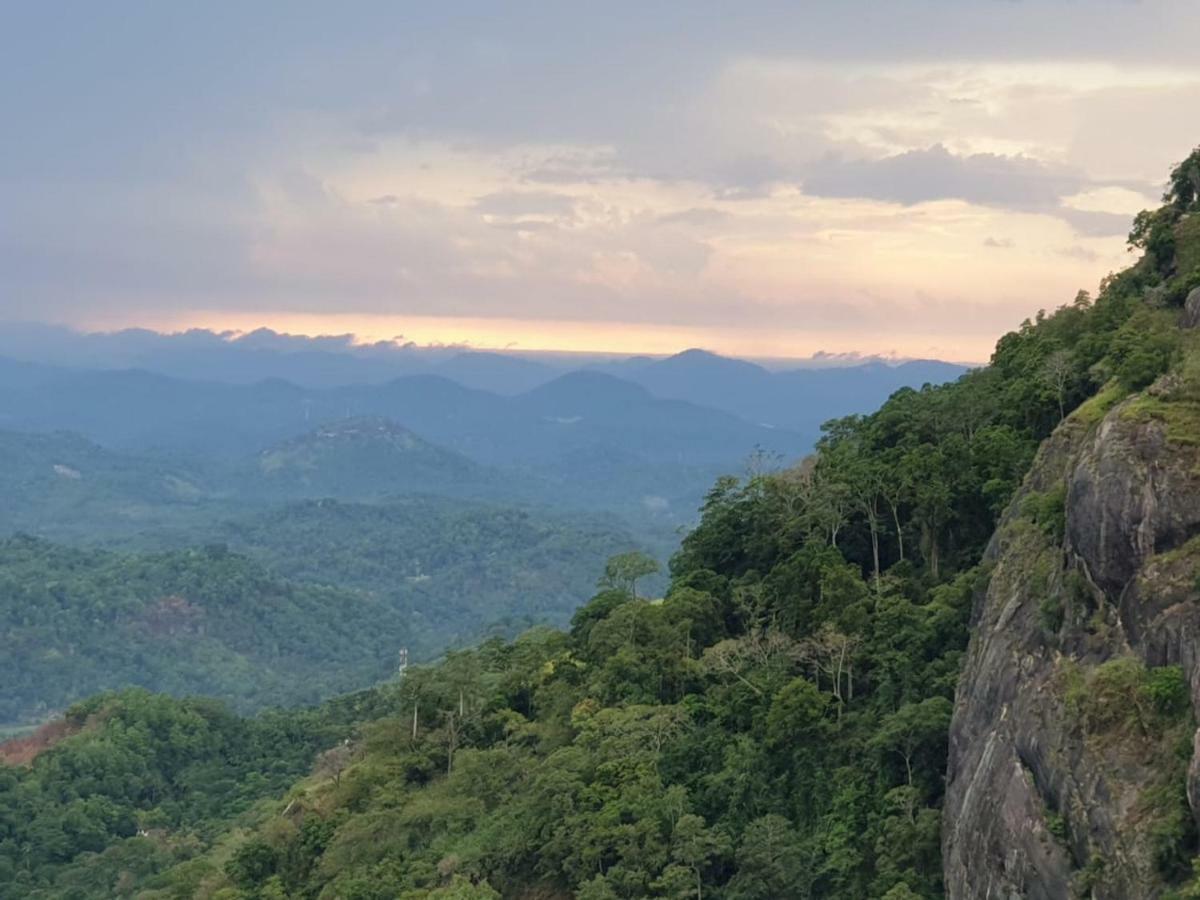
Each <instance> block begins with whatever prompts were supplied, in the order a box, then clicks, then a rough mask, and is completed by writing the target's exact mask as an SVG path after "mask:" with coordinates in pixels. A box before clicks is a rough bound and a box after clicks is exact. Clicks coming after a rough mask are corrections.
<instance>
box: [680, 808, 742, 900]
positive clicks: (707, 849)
mask: <svg viewBox="0 0 1200 900" xmlns="http://www.w3.org/2000/svg"><path fill="white" fill-rule="evenodd" d="M727 852H729V839H728V838H727V837H725V835H723V834H721V833H720V832H716V831H712V830H711V829H709V828H708V827H707V823H705V821H704V819H703V818H702V817H700V816H697V815H692V814H691V813H688V814H687V815H684V816H681V817H680V819H679V821H678V822H676V823H675V831H674V833H673V834H672V836H671V859H672V860H674V861H675V862H676V863H677V864H678V865H680V866H682V867H683V868H685V869H687V870H688V871H690V872H691V874H692V877H693V879H694V883H695V888H696V890H695V897H696V900H702V898H703V896H704V870H705V869H706V868H707V867H708V866H709V865H710V864H711V863H712V861H713V860H714V859H715V858H716V857H718V856H721V855H722V854H724V853H727ZM689 893H690V892H689Z"/></svg>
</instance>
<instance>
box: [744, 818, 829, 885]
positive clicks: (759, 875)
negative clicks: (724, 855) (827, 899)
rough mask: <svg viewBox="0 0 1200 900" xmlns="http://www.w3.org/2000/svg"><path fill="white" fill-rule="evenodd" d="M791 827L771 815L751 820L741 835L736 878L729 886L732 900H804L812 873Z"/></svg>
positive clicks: (797, 836) (790, 824)
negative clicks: (788, 899) (793, 899)
mask: <svg viewBox="0 0 1200 900" xmlns="http://www.w3.org/2000/svg"><path fill="white" fill-rule="evenodd" d="M805 860H806V853H805V851H804V848H803V845H802V843H801V840H800V836H799V835H798V834H797V833H796V829H795V828H794V827H793V826H792V823H791V822H789V821H788V820H787V819H785V818H784V817H783V816H780V815H775V814H773V813H772V814H770V815H765V816H762V817H760V818H757V819H754V820H753V821H752V822H750V823H749V824H748V825H747V826H746V829H745V831H743V832H742V839H741V842H740V843H739V845H738V849H737V874H736V875H734V877H733V879H732V880H731V881H730V883H729V888H728V894H729V897H730V898H731V900H776V898H778V897H807V896H809V895H810V892H809V890H808V882H810V881H811V872H810V871H809V867H808V866H807V865H806V861H805Z"/></svg>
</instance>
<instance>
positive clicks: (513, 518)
mask: <svg viewBox="0 0 1200 900" xmlns="http://www.w3.org/2000/svg"><path fill="white" fill-rule="evenodd" d="M197 533H198V534H200V535H202V536H204V537H205V538H206V540H204V541H203V542H202V544H203V546H201V547H200V548H199V549H185V550H161V551H157V552H150V553H147V552H140V553H128V552H109V551H101V550H94V549H78V548H72V547H67V546H63V545H60V544H54V543H50V542H48V541H45V540H41V539H36V538H30V537H23V536H18V537H14V538H10V539H7V540H2V541H0V633H3V635H4V637H5V640H6V647H7V648H8V652H7V653H5V654H4V655H3V658H0V678H2V680H3V683H4V684H5V685H6V690H5V691H4V692H3V696H0V725H4V724H8V723H20V722H30V721H37V720H38V719H40V718H42V717H44V716H45V715H47V714H49V713H53V712H56V711H58V710H62V709H63V708H64V707H65V706H66V705H67V704H69V703H71V702H74V701H75V700H79V699H81V698H83V697H86V696H88V695H89V694H92V693H95V692H96V691H97V690H105V689H115V688H121V687H125V686H131V685H136V686H141V687H145V688H149V689H151V690H156V691H165V692H168V693H172V694H175V695H177V696H183V695H188V694H203V695H206V696H210V697H214V698H220V699H224V700H227V701H229V702H230V703H231V704H232V705H233V707H234V708H235V709H237V710H239V711H242V712H248V711H252V710H255V709H260V708H262V707H263V706H269V705H279V704H297V703H314V702H317V701H319V700H321V699H324V698H326V697H329V696H331V695H332V694H335V693H338V692H341V691H346V690H350V689H353V688H356V687H361V686H363V685H369V684H371V683H373V682H374V681H376V680H377V679H380V678H385V677H388V676H389V675H390V674H391V673H392V671H393V668H394V665H395V662H396V658H397V654H398V652H399V651H400V649H401V648H405V649H407V650H408V651H409V653H410V655H411V657H412V658H413V659H426V658H430V657H432V656H436V655H437V654H438V653H440V652H441V651H442V650H443V649H444V648H446V647H448V646H449V647H453V646H460V645H463V644H466V643H470V642H474V641H478V640H480V639H481V638H483V637H485V636H487V635H489V634H499V635H505V636H509V637H511V636H513V635H515V634H517V633H518V632H519V631H521V630H522V629H523V628H526V627H529V626H530V625H531V624H532V623H535V622H552V623H564V624H565V623H566V622H567V621H568V620H569V618H570V615H571V611H572V610H573V609H574V607H575V606H576V605H577V600H576V598H578V597H579V596H581V595H586V592H587V591H588V590H589V588H590V587H591V585H592V584H594V582H595V580H596V571H597V569H598V568H599V567H600V566H602V565H603V562H604V560H605V559H606V558H607V557H608V556H611V555H614V554H617V553H620V552H622V551H625V550H628V549H629V548H630V547H631V546H635V543H634V541H633V539H632V538H630V537H628V536H625V535H623V534H622V533H621V531H620V530H619V526H618V525H617V523H614V522H610V521H607V520H594V521H591V522H589V521H588V520H587V519H582V520H580V521H574V522H572V521H569V520H567V519H566V518H565V517H555V516H551V515H549V514H532V513H530V512H527V511H521V510H516V509H510V508H504V507H492V506H487V505H483V504H474V503H467V502H464V501H454V500H448V499H444V498H434V497H409V498H403V499H397V500H393V501H388V502H384V503H379V504H355V503H342V502H338V501H333V500H316V501H309V502H305V503H301V504H298V505H288V506H283V507H280V508H277V509H268V510H266V511H264V512H260V513H255V514H253V515H250V516H247V517H245V518H241V519H235V520H233V521H231V522H228V523H223V524H220V525H215V526H210V527H208V528H205V529H201V530H199V532H195V531H193V532H185V533H184V534H185V535H186V536H188V537H195V536H196V534H197ZM179 537H180V536H179V535H174V536H173V535H172V532H170V530H167V531H165V532H164V533H160V534H159V535H157V536H156V537H153V542H161V543H164V544H166V545H168V546H169V545H171V544H173V543H177V539H178V538H179ZM151 540H152V537H151V536H146V537H144V538H141V539H139V541H138V542H139V543H145V542H148V541H151ZM285 574H286V577H283V576H284V575H285ZM651 583H652V582H651Z"/></svg>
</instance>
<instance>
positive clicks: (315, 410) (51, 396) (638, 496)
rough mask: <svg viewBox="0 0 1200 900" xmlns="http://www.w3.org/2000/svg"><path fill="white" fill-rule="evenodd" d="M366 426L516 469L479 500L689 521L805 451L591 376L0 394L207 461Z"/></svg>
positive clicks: (30, 388) (88, 386)
mask: <svg viewBox="0 0 1200 900" xmlns="http://www.w3.org/2000/svg"><path fill="white" fill-rule="evenodd" d="M363 417H378V418H387V419H390V420H392V421H394V422H396V423H398V424H399V425H400V426H402V427H404V428H407V429H410V430H411V431H412V432H414V433H415V434H417V435H420V436H421V438H423V439H424V440H426V441H429V442H431V443H433V444H437V445H440V446H442V447H444V448H446V449H447V450H450V451H453V452H455V453H458V454H461V455H463V456H465V457H467V458H468V459H470V460H472V461H474V462H475V463H479V464H481V465H483V466H488V467H500V468H504V469H507V470H510V471H511V472H515V473H517V476H518V477H515V478H506V479H498V480H496V481H494V482H493V483H492V484H493V487H491V488H489V489H486V490H485V489H482V488H481V489H480V490H479V495H480V496H485V497H488V498H491V499H520V500H523V501H538V502H553V503H556V504H559V505H564V504H565V505H571V504H576V503H579V502H587V503H598V504H599V505H601V506H602V507H603V508H606V509H615V508H628V507H631V506H632V507H633V508H642V507H643V506H645V502H646V501H647V500H649V503H650V506H652V507H655V508H659V509H661V508H662V502H663V500H664V499H665V500H667V501H669V503H670V504H683V506H682V507H681V508H680V512H681V513H682V510H684V509H686V515H687V516H688V517H689V518H690V516H691V514H692V512H693V511H694V508H695V501H696V500H698V499H699V497H700V496H701V495H702V493H703V491H704V490H705V488H706V487H707V485H708V484H709V483H710V482H711V480H712V478H713V477H714V476H715V475H716V474H720V473H721V472H727V471H736V470H739V469H740V468H741V466H742V463H743V462H744V460H745V459H746V458H747V457H748V456H749V455H750V454H751V453H752V452H753V451H754V450H755V448H757V447H761V448H765V449H769V450H772V451H775V452H778V453H779V454H781V455H783V456H784V457H787V458H793V457H796V456H799V455H802V454H803V453H805V452H807V450H808V449H809V446H810V443H811V439H806V438H805V437H803V436H800V435H797V434H792V433H790V432H786V431H782V430H771V429H768V428H762V427H759V426H756V425H753V424H750V423H748V422H746V421H745V420H743V419H741V418H739V417H737V416H735V415H732V414H730V413H727V412H723V411H720V410H715V409H711V408H707V407H703V406H699V405H697V404H693V403H687V402H683V401H678V400H665V399H662V398H659V397H655V396H653V395H652V394H651V393H650V392H648V391H647V390H645V389H644V388H642V387H640V386H638V385H635V384H633V383H631V382H627V381H622V380H620V379H617V378H614V377H612V376H607V375H602V374H598V373H593V372H578V373H571V374H568V375H564V376H560V377H559V378H556V379H554V380H553V381H551V382H549V383H547V384H544V385H541V386H539V387H537V388H535V389H533V390H532V391H528V392H526V393H524V394H520V395H517V396H515V397H505V396H501V395H498V394H494V393H490V392H487V391H481V390H476V389H472V388H467V387H463V386H462V385H460V384H457V383H456V382H453V381H451V380H449V379H447V378H443V377H441V376H437V375H412V376H407V377H404V378H398V379H394V380H392V381H389V382H387V383H385V384H379V385H370V384H367V385H354V386H347V387H340V388H334V389H328V390H318V389H311V388H302V387H299V386H297V385H294V384H291V383H289V382H286V381H282V380H279V379H272V380H269V381H262V382H258V383H256V384H251V385H231V384H217V383H212V382H198V381H186V380H182V379H174V378H168V377H166V376H162V375H158V374H154V373H150V372H144V371H138V370H127V371H108V372H69V371H64V372H62V373H61V375H59V376H58V377H56V378H54V379H51V380H49V381H44V382H39V383H35V384H31V385H26V386H23V387H9V388H6V389H0V427H3V428H8V429H12V430H23V431H54V430H73V431H77V432H79V433H81V434H83V435H85V436H87V437H88V438H89V439H91V440H94V441H96V442H98V443H100V444H102V445H104V446H106V447H110V448H114V449H121V450H125V451H128V452H133V453H146V452H151V451H152V452H155V453H168V454H172V455H173V456H177V457H193V458H197V459H203V460H205V461H206V462H207V463H212V461H213V460H221V461H223V463H224V464H231V463H240V462H244V461H245V460H247V459H250V458H257V457H258V455H259V454H261V453H262V452H263V451H264V450H267V449H268V448H272V447H276V446H277V445H279V444H281V443H282V442H285V441H288V440H291V439H293V438H297V437H299V436H301V435H305V434H308V433H310V432H312V431H313V429H314V428H315V427H316V426H317V425H318V424H322V425H331V424H333V423H336V422H338V421H340V420H346V419H359V418H363ZM351 468H353V467H352V466H346V467H344V469H345V471H349V470H350V469H351ZM330 491H331V493H332V494H333V495H337V491H335V490H333V487H332V486H331V487H330ZM351 493H352V495H355V496H357V494H356V493H354V492H351ZM458 493H460V494H461V493H462V492H461V491H460V492H458Z"/></svg>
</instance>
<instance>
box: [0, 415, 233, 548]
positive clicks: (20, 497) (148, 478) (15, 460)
mask: <svg viewBox="0 0 1200 900" xmlns="http://www.w3.org/2000/svg"><path fill="white" fill-rule="evenodd" d="M230 490H231V485H229V484H227V483H224V482H223V479H222V477H221V474H220V472H219V471H217V470H215V469H214V468H213V467H207V466H203V465H200V464H195V463H191V462H185V461H182V460H179V459H174V460H168V459H164V458H159V457H153V456H149V455H130V454H121V453H114V452H112V451H109V450H105V449H104V448H102V447H100V446H98V445H97V444H94V443H92V442H91V441H89V440H86V439H85V438H83V437H81V436H79V435H77V434H72V433H67V432H56V433H49V434H25V433H19V432H11V431H0V494H2V495H3V497H4V503H3V505H0V534H10V533H12V532H14V531H25V532H30V533H35V534H41V533H46V534H52V535H54V536H56V537H60V538H64V537H65V538H78V539H91V540H95V539H103V538H104V537H111V536H115V535H120V534H130V533H136V532H140V531H146V530H149V529H152V528H159V527H163V526H166V525H169V524H177V523H179V522H181V521H194V520H201V519H203V518H204V517H206V516H210V515H212V514H214V512H215V511H216V510H218V509H220V510H228V509H229V507H230V504H229V503H228V502H226V501H228V499H229V491H230Z"/></svg>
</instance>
